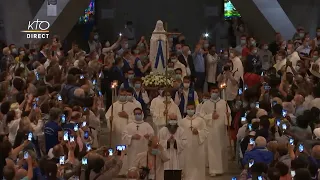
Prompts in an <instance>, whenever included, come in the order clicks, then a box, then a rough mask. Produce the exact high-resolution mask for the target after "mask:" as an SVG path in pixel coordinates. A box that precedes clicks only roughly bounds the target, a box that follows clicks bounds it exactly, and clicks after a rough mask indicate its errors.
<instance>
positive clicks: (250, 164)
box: [249, 159, 254, 168]
mask: <svg viewBox="0 0 320 180" xmlns="http://www.w3.org/2000/svg"><path fill="white" fill-rule="evenodd" d="M253 164H254V160H253V159H250V161H249V168H251V167H252V166H253Z"/></svg>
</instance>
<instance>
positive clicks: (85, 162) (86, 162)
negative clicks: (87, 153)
mask: <svg viewBox="0 0 320 180" xmlns="http://www.w3.org/2000/svg"><path fill="white" fill-rule="evenodd" d="M81 163H82V165H88V158H86V157H83V158H82V160H81Z"/></svg>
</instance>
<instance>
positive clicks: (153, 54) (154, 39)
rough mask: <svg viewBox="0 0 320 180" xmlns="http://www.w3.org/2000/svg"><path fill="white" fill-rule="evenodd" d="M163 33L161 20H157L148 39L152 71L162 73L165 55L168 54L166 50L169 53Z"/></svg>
mask: <svg viewBox="0 0 320 180" xmlns="http://www.w3.org/2000/svg"><path fill="white" fill-rule="evenodd" d="M158 33H159V34H158ZM161 33H163V34H161ZM165 33H166V31H165V30H164V28H163V22H162V21H161V20H158V21H157V24H156V28H155V29H154V31H153V33H152V36H151V39H150V61H151V62H152V71H153V72H157V73H163V74H164V73H165V67H166V65H167V59H166V57H167V58H169V54H168V56H167V54H166V53H167V52H168V53H169V47H168V39H167V36H166V34H165ZM166 48H167V50H166Z"/></svg>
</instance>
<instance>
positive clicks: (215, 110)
mask: <svg viewBox="0 0 320 180" xmlns="http://www.w3.org/2000/svg"><path fill="white" fill-rule="evenodd" d="M210 93H211V99H210V100H208V101H206V102H204V103H203V105H202V107H201V111H200V116H201V117H203V119H204V120H205V121H206V125H207V128H208V131H209V135H208V139H207V147H206V148H208V162H209V175H210V176H216V175H221V174H223V173H224V172H225V171H226V170H227V169H226V162H228V158H227V142H228V136H227V126H228V125H230V124H231V115H230V112H231V111H230V108H229V106H228V105H227V102H226V101H225V100H223V99H221V98H220V97H219V96H220V92H219V88H218V87H217V86H215V87H213V88H212V89H211V90H210ZM227 116H228V117H227ZM228 121H229V122H228Z"/></svg>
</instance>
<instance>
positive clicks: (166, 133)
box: [159, 114, 188, 170]
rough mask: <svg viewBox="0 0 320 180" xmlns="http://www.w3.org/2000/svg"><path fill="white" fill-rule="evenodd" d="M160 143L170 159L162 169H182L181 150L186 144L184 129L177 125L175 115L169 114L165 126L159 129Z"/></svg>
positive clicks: (182, 157)
mask: <svg viewBox="0 0 320 180" xmlns="http://www.w3.org/2000/svg"><path fill="white" fill-rule="evenodd" d="M159 138H160V144H161V145H162V147H164V149H166V150H167V152H168V154H169V158H170V160H169V161H168V162H166V163H165V164H164V170H182V169H183V167H184V156H183V152H184V149H185V148H186V146H187V143H188V141H187V137H186V135H185V133H184V130H183V129H182V128H181V127H179V126H178V120H177V115H175V114H170V115H169V119H168V124H167V126H165V127H163V128H161V129H160V131H159Z"/></svg>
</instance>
